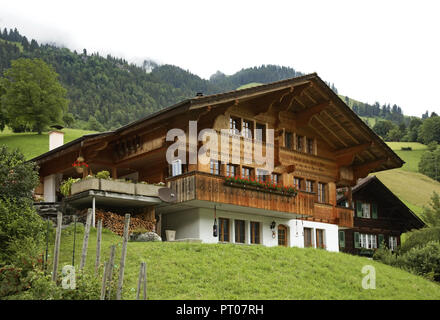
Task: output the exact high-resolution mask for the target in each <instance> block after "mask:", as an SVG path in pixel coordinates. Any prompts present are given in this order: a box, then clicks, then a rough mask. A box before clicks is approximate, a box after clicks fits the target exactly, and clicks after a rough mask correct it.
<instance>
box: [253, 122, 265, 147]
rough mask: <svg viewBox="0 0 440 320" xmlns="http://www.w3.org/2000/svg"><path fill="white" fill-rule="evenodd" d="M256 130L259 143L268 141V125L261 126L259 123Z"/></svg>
mask: <svg viewBox="0 0 440 320" xmlns="http://www.w3.org/2000/svg"><path fill="white" fill-rule="evenodd" d="M256 129H257V130H255V139H256V140H258V141H263V142H265V141H266V125H265V124H261V123H257V124H256Z"/></svg>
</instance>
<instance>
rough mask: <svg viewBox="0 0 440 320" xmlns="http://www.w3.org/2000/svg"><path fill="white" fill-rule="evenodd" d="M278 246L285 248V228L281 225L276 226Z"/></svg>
mask: <svg viewBox="0 0 440 320" xmlns="http://www.w3.org/2000/svg"><path fill="white" fill-rule="evenodd" d="M278 245H279V246H285V247H287V227H286V226H285V225H283V224H280V225H278Z"/></svg>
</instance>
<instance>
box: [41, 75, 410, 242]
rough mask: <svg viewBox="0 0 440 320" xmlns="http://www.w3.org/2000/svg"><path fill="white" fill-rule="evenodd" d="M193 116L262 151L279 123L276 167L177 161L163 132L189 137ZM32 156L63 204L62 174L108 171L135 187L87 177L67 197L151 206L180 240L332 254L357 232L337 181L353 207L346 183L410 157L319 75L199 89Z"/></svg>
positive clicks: (75, 202)
mask: <svg viewBox="0 0 440 320" xmlns="http://www.w3.org/2000/svg"><path fill="white" fill-rule="evenodd" d="M189 121H197V130H198V131H200V130H203V129H205V128H211V129H214V130H216V132H218V133H220V130H222V129H226V130H229V133H230V135H239V139H240V141H241V142H240V143H241V144H243V141H245V140H251V141H252V140H260V141H262V144H263V147H267V146H266V145H265V137H264V136H265V134H264V132H266V130H267V129H273V130H274V132H275V136H274V145H273V147H274V155H275V165H274V169H273V172H263V173H262V172H261V171H259V167H258V166H257V165H245V164H241V163H240V164H238V165H236V164H232V163H227V162H226V163H224V162H220V161H213V160H211V162H210V163H209V164H202V163H197V164H184V163H179V162H177V163H173V164H171V165H170V164H169V163H168V162H167V160H166V152H167V149H168V147H169V146H170V145H171V144H172V142H169V141H166V135H167V132H168V131H169V130H170V129H172V128H178V129H182V130H183V131H184V132H185V133H188V131H189ZM257 129H260V130H261V131H260V132H263V134H262V135H261V134H260V135H258V133H257ZM199 145H200V142H199ZM241 152H243V150H241ZM78 159H80V160H84V161H85V162H86V163H87V164H88V166H89V167H88V168H86V169H85V170H84V172H83V173H82V174H80V173H78V172H77V171H76V169H75V168H74V167H72V164H73V163H74V162H75V161H76V160H78ZM33 161H35V162H37V164H38V165H39V167H40V179H41V185H40V187H39V188H38V189H37V190H36V193H40V194H42V196H43V197H44V200H45V201H46V202H57V201H60V200H61V197H60V195H59V192H58V190H59V183H60V181H61V180H63V179H66V178H68V177H85V176H87V175H88V174H89V173H90V172H92V173H94V174H95V173H97V172H99V171H101V170H108V171H109V172H110V173H111V177H112V178H113V179H129V180H131V181H132V182H133V183H132V185H133V187H131V186H130V184H126V187H127V188H126V189H124V188H122V189H118V188H113V189H112V188H111V187H108V186H107V184H108V183H107V182H106V181H99V182H96V181H95V182H93V181H92V180H91V181H90V183H89V185H88V186H87V183H86V182H83V187H82V189H81V188H80V189H81V190H80V191H77V192H75V194H72V195H71V196H69V197H66V199H65V201H66V202H67V203H69V204H70V205H72V206H74V207H75V208H84V207H92V206H93V208H95V206H96V207H106V208H107V209H112V210H114V211H117V210H122V211H130V210H141V211H142V210H146V211H148V212H149V213H150V216H151V217H152V218H154V219H156V221H157V232H158V233H160V234H161V235H162V236H163V237H164V236H165V230H174V231H176V239H177V240H188V239H198V240H202V241H203V242H208V243H213V242H233V243H247V244H264V245H268V246H273V245H283V246H299V247H304V246H312V247H321V248H327V249H328V250H332V251H338V250H339V242H338V231H339V230H346V229H349V228H352V227H353V222H354V220H353V217H354V211H353V209H351V207H348V208H347V207H345V206H340V205H338V202H337V197H336V195H337V192H336V191H337V189H338V188H342V187H346V188H347V190H348V193H347V201H348V202H349V203H351V201H352V200H351V195H350V194H351V188H352V187H353V186H355V185H356V181H357V180H358V179H359V178H364V177H366V176H367V175H368V174H369V173H371V172H377V171H381V170H388V169H393V168H398V167H401V166H402V164H403V161H402V160H401V159H400V158H399V157H398V156H397V155H396V154H395V153H394V152H393V151H392V150H391V149H390V148H389V147H388V146H387V145H386V144H385V143H384V142H383V141H382V139H381V138H379V137H378V136H377V135H376V134H375V133H374V132H373V131H372V130H371V129H370V128H369V127H368V126H367V125H365V124H364V122H363V121H362V120H361V119H360V118H359V117H358V116H357V115H356V114H355V113H354V112H353V111H352V110H351V109H350V108H349V107H348V106H347V105H346V104H345V103H344V102H343V101H342V100H341V99H340V98H339V97H338V96H337V95H336V94H335V93H334V92H333V91H332V90H331V89H330V88H329V87H328V86H327V85H326V84H325V82H324V81H322V80H321V79H320V78H319V77H318V75H317V74H310V75H306V76H302V77H297V78H292V79H287V80H283V81H278V82H274V83H270V84H265V85H260V86H257V87H252V88H247V89H243V90H236V91H231V92H226V93H221V94H215V95H210V96H196V97H194V98H191V99H187V100H185V101H182V102H181V103H178V104H176V105H174V106H171V107H168V108H165V109H163V110H161V111H159V112H157V113H154V114H151V115H149V116H147V117H145V118H143V119H140V120H138V121H135V122H133V123H130V124H128V125H125V126H123V127H121V128H119V129H117V130H114V131H111V132H104V133H99V134H91V135H85V136H83V137H81V138H79V139H77V140H74V141H72V142H69V143H66V144H64V145H62V146H59V147H57V148H55V149H53V150H51V151H49V152H47V153H45V154H42V155H40V156H38V157H36V158H35V159H33ZM226 176H246V177H248V178H249V179H251V180H252V179H257V180H258V179H261V180H265V181H267V180H266V179H269V180H270V181H271V182H275V183H277V184H280V185H284V186H290V185H294V186H295V187H296V188H297V189H298V193H297V194H296V196H292V194H286V193H284V192H274V190H263V189H261V188H260V189H259V188H252V187H249V186H246V185H237V184H230V183H227V182H226V181H225V177H226ZM84 181H86V180H84ZM92 182H93V183H94V184H93V183H92ZM136 182H137V183H136ZM140 182H147V183H148V185H145V184H144V185H143V187H144V189H145V188H147V189H148V187H147V186H150V187H149V189H148V190H149V191H148V192H146V193H142V192H138V190H140V189H141V187H142V185H141V184H140ZM160 182H163V183H164V184H166V186H167V187H168V188H169V189H170V190H172V194H171V195H172V196H174V198H173V200H172V201H171V200H170V201H164V199H163V198H161V197H160V196H159V191H158V188H157V186H155V184H158V183H160ZM74 186H75V184H74ZM84 188H85V189H84ZM87 188H88V189H87ZM106 188H107V189H106ZM72 190H73V187H72ZM275 191H276V190H275ZM214 221H215V222H216V223H217V224H218V234H217V235H216V236H214V233H213V225H214Z"/></svg>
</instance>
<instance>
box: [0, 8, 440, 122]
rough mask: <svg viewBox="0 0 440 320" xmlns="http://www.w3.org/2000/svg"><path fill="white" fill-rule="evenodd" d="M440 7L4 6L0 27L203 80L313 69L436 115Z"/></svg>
mask: <svg viewBox="0 0 440 320" xmlns="http://www.w3.org/2000/svg"><path fill="white" fill-rule="evenodd" d="M439 9H440V2H439V1H391V0H387V1H384V0H382V1H371V0H370V1H353V0H351V1H305V0H301V1H277V0H270V1H257V0H252V1H243V0H241V1H239V0H235V1H228V0H221V1H217V0H204V1H192V0H180V1H170V0H157V1H154V2H153V1H130V0H125V1H97V0H95V1H91V0H89V1H82V0H75V1H60V0H58V1H44V0H38V1H21V0H13V1H11V0H8V1H3V0H0V27H1V28H2V29H3V28H4V27H7V28H8V29H9V28H15V27H16V28H18V30H19V31H20V33H21V34H23V35H25V36H27V37H28V38H29V39H31V38H34V39H36V40H37V41H39V42H56V43H57V44H61V45H64V46H66V47H68V48H70V49H72V50H74V49H76V50H77V51H82V49H83V48H86V49H87V51H88V52H89V53H91V52H96V51H98V52H99V53H100V54H102V55H106V54H107V53H111V54H112V55H115V56H118V57H123V58H125V59H127V60H128V61H132V62H134V61H142V60H143V59H144V58H150V59H153V60H155V61H158V62H160V63H169V64H174V65H177V66H179V67H181V68H184V69H187V70H190V71H191V72H192V73H195V74H197V75H199V76H201V77H202V78H209V76H210V75H211V74H213V73H215V72H216V71H217V70H220V71H222V72H224V73H226V74H232V73H234V72H236V71H238V70H240V69H242V68H246V67H252V66H257V65H261V64H278V65H283V66H289V67H293V68H295V69H296V70H298V71H301V72H304V73H310V72H317V73H318V75H319V76H320V77H321V78H323V79H324V80H326V81H330V82H332V83H334V84H335V86H336V87H337V88H338V90H339V93H341V94H343V95H348V96H349V97H352V98H354V99H357V100H361V101H364V102H369V103H374V102H375V101H379V102H380V103H381V104H383V103H391V104H394V103H395V104H398V105H399V106H401V107H402V109H403V112H404V113H405V114H408V115H416V116H421V114H422V113H423V112H425V111H426V110H427V109H428V110H429V111H430V112H432V111H436V112H437V113H439V114H440V99H439V96H438V93H439V92H440V88H439V84H440V83H439V81H438V79H439V77H440V61H439V59H440V41H439V39H440V18H439V13H440V10H439Z"/></svg>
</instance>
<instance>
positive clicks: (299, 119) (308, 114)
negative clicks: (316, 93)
mask: <svg viewBox="0 0 440 320" xmlns="http://www.w3.org/2000/svg"><path fill="white" fill-rule="evenodd" d="M329 105H330V101H326V102H324V103H320V104H317V105H315V106H313V107H311V108H306V110H304V111H300V112H297V113H295V125H296V127H297V128H299V127H303V126H306V125H307V124H308V123H309V121H310V120H311V119H312V118H313V117H314V116H315V115H317V114H318V113H320V112H322V111H323V110H325V109H326V108H327V107H328V106H329Z"/></svg>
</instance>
